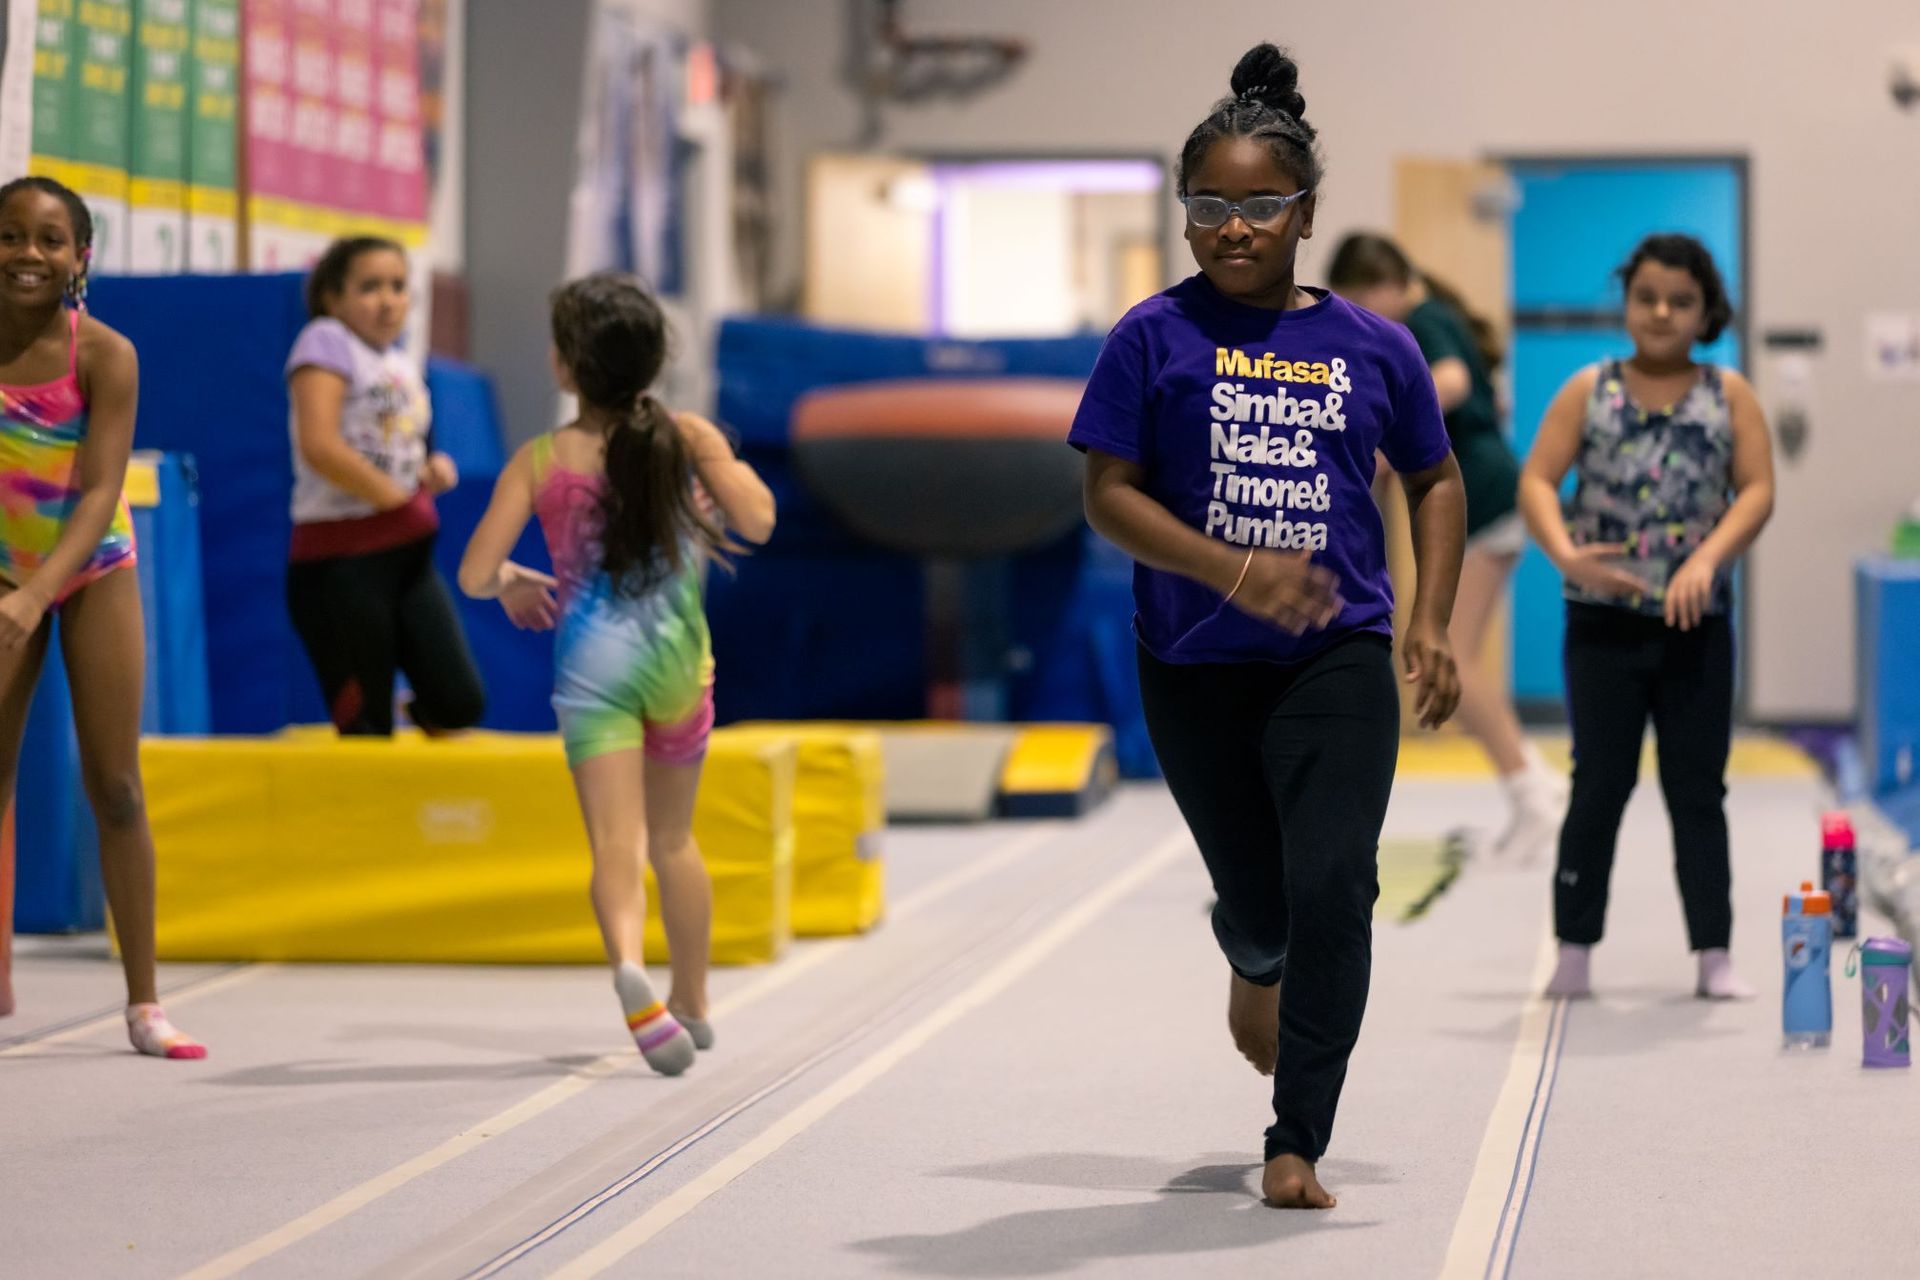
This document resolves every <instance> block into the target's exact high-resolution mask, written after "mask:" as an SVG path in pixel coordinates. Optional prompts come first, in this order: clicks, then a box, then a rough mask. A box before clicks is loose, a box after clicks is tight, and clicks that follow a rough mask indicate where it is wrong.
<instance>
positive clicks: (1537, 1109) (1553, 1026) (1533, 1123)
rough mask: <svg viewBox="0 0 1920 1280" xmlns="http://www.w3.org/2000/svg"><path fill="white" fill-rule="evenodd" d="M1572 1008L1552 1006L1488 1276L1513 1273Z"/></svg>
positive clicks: (1562, 1003) (1501, 1278)
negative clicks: (1537, 1075) (1528, 1110)
mask: <svg viewBox="0 0 1920 1280" xmlns="http://www.w3.org/2000/svg"><path fill="white" fill-rule="evenodd" d="M1571 1012H1572V1006H1571V1005H1569V1004H1568V1003H1567V1002H1566V1001H1565V1000H1555V1001H1554V1002H1553V1016H1552V1018H1551V1019H1549V1021H1548V1023H1547V1044H1546V1048H1545V1050H1544V1051H1543V1052H1542V1054H1541V1057H1540V1078H1539V1082H1538V1083H1537V1084H1536V1085H1535V1086H1534V1095H1533V1108H1532V1113H1531V1114H1530V1115H1528V1117H1527V1132H1526V1136H1525V1137H1524V1138H1522V1139H1521V1142H1520V1151H1519V1154H1518V1155H1517V1156H1516V1157H1515V1158H1514V1162H1513V1189H1512V1191H1510V1192H1509V1193H1508V1195H1507V1205H1506V1208H1505V1209H1504V1210H1503V1211H1502V1212H1501V1214H1500V1230H1499V1233H1498V1234H1497V1235H1496V1236H1495V1237H1494V1241H1493V1252H1492V1255H1491V1256H1490V1257H1489V1258H1488V1259H1487V1275H1488V1276H1489V1277H1494V1278H1496V1280H1506V1277H1507V1273H1508V1272H1509V1271H1511V1270H1512V1269H1513V1254H1514V1250H1515V1249H1517V1248H1518V1247H1519V1245H1520V1224H1521V1223H1522V1222H1523V1221H1524V1220H1525V1219H1526V1214H1527V1198H1528V1196H1530V1195H1531V1194H1532V1193H1533V1173H1534V1170H1535V1168H1536V1167H1538V1165H1539V1163H1540V1139H1541V1137H1542V1136H1543V1135H1544V1134H1545V1133H1546V1131H1547V1114H1548V1112H1549V1111H1550V1109H1551V1108H1552V1106H1553V1086H1554V1083H1555V1081H1556V1080H1558V1079H1559V1076H1560V1055H1561V1052H1562V1050H1563V1049H1564V1048H1565V1046H1566V1043H1567V1017H1568V1015H1569V1014H1570V1013H1571Z"/></svg>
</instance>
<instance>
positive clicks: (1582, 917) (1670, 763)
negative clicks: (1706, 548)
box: [1553, 603, 1733, 951]
mask: <svg viewBox="0 0 1920 1280" xmlns="http://www.w3.org/2000/svg"><path fill="white" fill-rule="evenodd" d="M1566 658H1567V707H1568V711H1569V712H1570V714H1571V716H1572V720H1573V800H1572V803H1571V804H1570V805H1569V806H1568V808H1567V820H1566V823H1565V825H1564V826H1562V827H1561V829H1560V866H1559V871H1558V874H1556V875H1555V877H1554V882H1553V883H1554V889H1553V918H1554V928H1555V931H1556V932H1557V933H1558V934H1559V935H1560V940H1561V941H1562V942H1572V943H1578V944H1581V945H1586V946H1591V945H1592V944H1594V943H1596V942H1598V941H1600V934H1601V931H1602V929H1603V927H1604V926H1605V923H1606V916H1607V884H1608V881H1609V880H1610V879H1611V877H1612V875H1613V851H1614V843H1615V841H1616V839H1617V837H1618V836H1619V834H1620V816H1621V814H1622V813H1623V812H1625V810H1626V807H1627V799H1628V797H1630V796H1632V794H1633V788H1634V784H1635V783H1636V782H1638V781H1639V777H1640V749H1641V744H1642V742H1643V741H1644V739H1645V737H1646V732H1647V719H1648V717H1652V719H1653V731H1654V736H1655V740H1656V746H1657V753H1658V757H1659V761H1660V790H1661V791H1662V792H1663V793H1664V794H1665V796H1666V800H1667V813H1668V815H1669V816H1670V817H1671V818H1672V821H1673V862H1674V870H1675V872H1676V874H1677V875H1678V877H1679V880H1680V901H1681V903H1682V904H1683V905H1684V907H1685V909H1686V916H1687V938H1688V940H1689V942H1690V944H1691V945H1692V947H1693V949H1694V950H1695V951H1703V950H1707V949H1709V948H1715V947H1724V946H1726V945H1727V940H1728V939H1729V938H1730V937H1731V936H1732V934H1733V871H1732V867H1731V865H1730V862H1729V858H1728V853H1727V814H1726V798H1727V783H1726V776H1727V752H1728V750H1729V749H1730V746H1731V743H1732V737H1733V626H1732V624H1731V623H1730V622H1728V621H1727V619H1725V618H1708V619H1707V620H1706V621H1705V622H1703V623H1702V624H1701V625H1700V626H1698V627H1696V628H1694V629H1693V630H1692V631H1680V630H1678V629H1676V628H1673V627H1669V626H1668V625H1667V624H1666V623H1665V622H1664V621H1663V620H1661V619H1659V618H1648V617H1643V616H1641V615H1639V614H1637V613H1632V612H1629V611H1628V610H1626V609H1617V608H1609V607H1607V606H1605V605H1590V604H1579V603H1569V604H1568V605H1567V647H1566Z"/></svg>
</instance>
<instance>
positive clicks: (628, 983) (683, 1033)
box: [613, 962, 694, 1076]
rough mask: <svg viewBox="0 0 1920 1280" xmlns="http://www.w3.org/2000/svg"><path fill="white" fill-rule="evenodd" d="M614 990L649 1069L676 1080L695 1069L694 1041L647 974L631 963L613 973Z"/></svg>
mask: <svg viewBox="0 0 1920 1280" xmlns="http://www.w3.org/2000/svg"><path fill="white" fill-rule="evenodd" d="M613 987H614V990H616V991H618V992H619V993H620V1006H621V1008H622V1009H624V1010H625V1011H626V1015H627V1030H629V1031H631V1032H632V1033H633V1042H634V1043H635V1044H636V1045H638V1046H639V1047H640V1056H641V1057H643V1058H645V1059H646V1060H647V1065H648V1066H650V1067H652V1068H653V1069H654V1070H655V1071H658V1072H659V1073H660V1074H661V1075H663V1076H677V1075H679V1074H680V1073H681V1072H682V1071H685V1070H686V1069H687V1068H688V1067H690V1066H692V1065H693V1056H694V1048H693V1037H692V1036H690V1035H688V1034H687V1029H686V1028H685V1027H683V1026H681V1025H680V1023H679V1022H677V1021H676V1020H675V1019H674V1016H673V1015H672V1014H670V1013H668V1012H667V1006H666V1005H664V1004H661V1003H660V1001H659V998H658V997H656V996H655V995H654V994H653V984H652V983H651V982H648V981H647V974H646V970H644V969H642V968H641V967H640V966H639V965H637V964H633V963H631V962H628V963H626V964H623V965H621V966H620V967H619V968H617V969H615V970H614V971H613Z"/></svg>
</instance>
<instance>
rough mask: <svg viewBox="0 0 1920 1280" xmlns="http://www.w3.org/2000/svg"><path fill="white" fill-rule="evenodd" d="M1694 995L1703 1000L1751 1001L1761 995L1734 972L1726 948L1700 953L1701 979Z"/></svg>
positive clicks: (1694, 990) (1694, 989)
mask: <svg viewBox="0 0 1920 1280" xmlns="http://www.w3.org/2000/svg"><path fill="white" fill-rule="evenodd" d="M1693 993H1694V994H1695V995H1697V996H1699V997H1700V998H1701V999H1703V1000H1751V999H1753V998H1754V997H1755V996H1757V995H1759V994H1760V993H1759V992H1758V991H1755V990H1754V989H1753V988H1752V987H1750V986H1748V985H1747V984H1746V983H1744V982H1742V981H1741V980H1740V975H1739V974H1737V973H1735V972H1734V971H1733V957H1732V956H1730V955H1728V954H1727V950H1726V948H1725V947H1714V948H1712V949H1710V950H1707V951H1702V952H1701V953H1700V977H1699V980H1698V981H1697V982H1696V983H1695V984H1694V988H1693Z"/></svg>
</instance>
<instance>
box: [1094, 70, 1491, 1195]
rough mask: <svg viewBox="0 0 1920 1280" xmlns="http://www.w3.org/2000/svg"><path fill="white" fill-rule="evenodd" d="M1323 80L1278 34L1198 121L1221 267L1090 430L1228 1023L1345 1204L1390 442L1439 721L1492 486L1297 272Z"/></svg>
mask: <svg viewBox="0 0 1920 1280" xmlns="http://www.w3.org/2000/svg"><path fill="white" fill-rule="evenodd" d="M1298 81H1299V69H1298V68H1297V67H1296V66H1295V65H1294V63H1293V60H1292V59H1291V58H1288V57H1287V56H1286V55H1285V54H1283V53H1282V52H1281V51H1280V50H1278V49H1276V48H1275V47H1274V46H1272V45H1270V44H1263V45H1260V46H1258V47H1257V48H1255V49H1252V50H1250V51H1249V52H1248V53H1247V54H1246V56H1244V57H1243V58H1241V59H1240V63H1239V65H1238V66H1237V67H1235V68H1234V73H1233V96H1232V97H1230V98H1227V99H1224V100H1222V101H1221V102H1220V103H1219V104H1218V105H1217V106H1216V107H1215V108H1214V110H1213V112H1212V114H1211V115H1209V116H1208V117H1207V118H1206V119H1205V120H1204V121H1202V122H1201V124H1200V126H1199V127H1198V128H1196V129H1195V130H1194V131H1193V134H1192V136H1190V137H1189V138H1188V139H1187V143H1186V147H1185V149H1184V150H1183V151H1182V153H1181V157H1180V196H1181V199H1182V201H1183V202H1184V203H1185V205H1186V210H1187V242H1188V244H1189V245H1190V246H1191V247H1192V250H1193V255H1194V258H1195V260H1196V261H1197V262H1198V263H1199V265H1200V274H1199V275H1197V276H1193V277H1190V278H1189V279H1187V280H1185V281H1183V282H1181V283H1180V284H1177V285H1175V286H1174V287H1173V288H1171V289H1169V290H1167V291H1166V292H1165V293H1162V294H1159V295H1157V296H1155V297H1153V298H1149V299H1148V300H1147V301H1145V302H1143V303H1141V304H1140V305H1139V306H1137V307H1135V308H1134V309H1133V310H1132V311H1129V312H1128V313H1127V314H1126V316H1125V317H1123V318H1122V319H1121V321H1120V323H1119V324H1118V325H1116V326H1115V327H1114V330H1113V332H1112V334H1111V335H1110V336H1109V337H1108V339H1107V343H1106V345H1105V347H1104V348H1103V349H1102V350H1101V353H1100V359H1099V362H1098V364H1097V365H1096V367H1095V369H1094V372H1093V376H1092V378H1091V379H1090V380H1089V382H1088V384H1087V391H1086V395H1085V397H1084V399H1083V400H1082V401H1081V405H1080V411H1079V413H1078V415H1077V416H1076V417H1075V419H1074V425H1073V431H1072V434H1071V436H1070V438H1071V440H1072V441H1073V443H1074V444H1075V445H1077V446H1079V447H1080V448H1082V449H1084V450H1086V451H1087V486H1086V487H1087V496H1086V503H1087V518H1088V520H1089V521H1090V522H1091V523H1092V524H1093V527H1094V528H1095V529H1097V530H1099V531H1100V533H1102V534H1103V535H1104V536H1106V537H1107V538H1108V539H1110V540H1111V541H1113V542H1114V543H1115V544H1116V545H1117V546H1119V547H1120V548H1121V549H1123V550H1125V551H1126V552H1127V553H1128V554H1129V555H1131V556H1132V557H1133V558H1134V560H1135V561H1136V562H1137V563H1136V568H1135V571H1134V598H1135V602H1136V605H1137V608H1138V612H1137V614H1136V615H1135V632H1136V634H1137V637H1138V640H1139V664H1140V689H1141V697H1142V702H1143V704H1144V706H1145V711H1146V717H1147V728H1148V732H1149V733H1150V735H1151V736H1152V739H1153V745H1154V752H1155V754H1156V755H1157V756H1158V757H1159V760H1160V765H1161V769H1162V771H1163V772H1164V773H1165V775H1166V779H1167V785H1168V787H1169V788H1170V789H1171V791H1172V792H1173V797H1174V800H1175V802H1176V803H1178V805H1179V806H1180V811H1181V813H1182V815H1183V816H1184V817H1185V818H1186V821H1187V825H1188V827H1189V828H1191V830H1192V832H1193V837H1194V841H1195V843H1197V844H1198V845H1199V847H1200V854H1201V857H1202V858H1204V859H1205V861H1206V864H1207V870H1208V872H1209V873H1210V874H1211V875H1212V877H1213V884H1214V889H1215V891H1216V893H1217V894H1218V902H1217V904H1216V905H1215V907H1214V912H1213V927H1214V934H1215V936H1216V937H1217V938H1218V940H1219V943H1220V948H1221V950H1222V951H1223V952H1225V953H1226V957H1227V963H1228V965H1229V966H1230V967H1231V969H1232V971H1233V976H1232V980H1231V991H1232V994H1231V998H1230V1001H1229V1004H1228V1011H1227V1022H1228V1027H1229V1029H1230V1030H1231V1031H1232V1034H1233V1039H1234V1042H1235V1044H1237V1045H1238V1046H1239V1048H1240V1051H1241V1052H1242V1053H1243V1054H1245V1055H1246V1057H1247V1058H1248V1059H1249V1060H1250V1061H1251V1062H1252V1063H1253V1064H1254V1066H1255V1067H1256V1068H1257V1069H1258V1070H1259V1071H1260V1072H1261V1073H1262V1074H1270V1075H1272V1076H1273V1077H1274V1090H1273V1105H1274V1115H1275V1119H1274V1123H1273V1125H1272V1127H1270V1128H1269V1129H1268V1130H1267V1133H1266V1149H1265V1158H1266V1162H1267V1165H1266V1172H1265V1175H1264V1177H1263V1179H1262V1183H1261V1190H1262V1193H1263V1194H1264V1195H1265V1197H1266V1199H1267V1200H1268V1202H1270V1203H1272V1204H1275V1205H1280V1206H1285V1207H1298V1208H1331V1207H1332V1206H1333V1203H1334V1200H1333V1197H1332V1196H1331V1195H1329V1194H1328V1193H1327V1192H1326V1190H1325V1189H1323V1188H1322V1187H1321V1185H1320V1183H1319V1180H1318V1179H1317V1178H1316V1177H1315V1174H1314V1166H1315V1162H1317V1161H1318V1160H1319V1158H1320V1156H1321V1154H1322V1153H1323V1152H1325V1150H1326V1147H1327V1140H1328V1136H1329V1134H1330V1133H1331V1131H1332V1127H1333V1117H1334V1111H1335V1108H1336V1106H1337V1104H1338V1101H1339V1096H1340V1087H1341V1084H1342V1082H1343V1081H1344V1079H1345V1077H1346V1071H1347V1057H1348V1055H1349V1054H1350V1053H1351V1052H1352V1050H1353V1045H1354V1041H1355V1039H1356V1038H1357V1036H1358V1035H1359V1031H1360V1019H1361V1015H1362V1013H1363V1012H1364V1011H1365V1008H1366V1001H1367V983H1368V976H1369V970H1370V967H1371V964H1372V912H1373V902H1374V899H1375V898H1376V897H1377V896H1378V893H1379V878H1378V870H1377V866H1376V854H1377V852H1378V847H1379V838H1380V827H1381V823H1382V822H1383V821H1384V819H1385V817H1386V809H1387V796H1388V793H1389V792H1390V791H1391V790H1392V786H1393V771H1394V765H1395V763H1396V760H1397V756H1398V750H1399V741H1400V703H1399V696H1398V694H1397V692H1396V690H1395V688H1394V676H1393V664H1392V657H1391V645H1392V629H1393V592H1392V587H1391V584H1390V583H1389V580H1388V577H1387V563H1386V560H1387V557H1386V540H1385V535H1384V533H1383V531H1382V528H1381V523H1380V513H1379V509H1378V508H1377V507H1375V506H1374V504H1373V499H1372V493H1371V484H1372V480H1373V471H1374V453H1375V450H1378V451H1380V452H1381V453H1382V454H1384V455H1385V456H1386V458H1387V461H1388V462H1389V463H1390V464H1391V465H1392V466H1393V468H1394V469H1395V470H1396V471H1397V472H1399V473H1400V475H1401V477H1402V479H1403V482H1404V484H1405V487H1406V491H1407V503H1408V508H1409V512H1410V514H1411V517H1412V527H1413V540H1414V553H1415V557H1416V559H1417V561H1418V565H1419V571H1420V572H1419V594H1418V595H1417V597H1416V599H1415V601H1414V607H1413V622H1412V625H1411V627H1410V628H1409V630H1408V633H1407V634H1406V635H1405V636H1404V637H1402V640H1401V647H1402V652H1403V655H1404V657H1405V660H1406V665H1407V679H1408V680H1409V681H1412V682H1415V683H1416V684H1417V685H1418V686H1419V696H1418V700H1417V703H1416V706H1417V709H1418V711H1419V715H1420V719H1421V723H1422V724H1424V725H1427V726H1435V725H1438V724H1441V723H1442V722H1444V721H1445V720H1446V719H1447V717H1448V716H1450V715H1451V714H1452V713H1453V709H1454V705H1455V703H1456V702H1457V701H1458V699H1459V692H1460V684H1459V677H1458V674H1457V672H1456V670H1455V667H1454V660H1453V654H1452V650H1451V649H1450V648H1449V646H1448V642H1447V623H1448V618H1449V615H1450V613H1451V612H1452V608H1453V595H1454V588H1455V585H1456V583H1457V581H1458V579H1459V575H1460V557H1461V549H1462V546H1463V544H1464V542H1465V538H1466V498H1465V494H1464V491H1463V489H1462V486H1461V481H1460V471H1459V468H1458V467H1457V466H1456V465H1455V463H1454V460H1453V454H1452V451H1451V449H1450V448H1449V445H1448V440H1447V432H1446V427H1445V425H1444V424H1443V422H1442V420H1441V416H1440V406H1439V402H1438V401H1437V400H1436V398H1435V396H1434V390H1433V379H1432V377H1431V376H1430V375H1429V374H1428V372H1427V365H1426V362H1425V360H1423V359H1422V358H1421V355H1420V350H1419V348H1418V347H1417V346H1415V345H1414V341H1413V338H1412V337H1411V336H1410V335H1409V334H1408V333H1407V331H1406V330H1405V329H1403V328H1401V327H1400V326H1399V325H1396V324H1393V323H1391V322H1389V321H1386V320H1383V319H1381V318H1380V317H1378V316H1375V315H1373V314H1371V313H1370V312H1366V311H1363V310H1361V309H1359V308H1357V307H1354V306H1351V305H1349V304H1348V303H1346V302H1344V301H1342V300H1341V299H1339V298H1337V297H1334V296H1332V295H1330V294H1328V293H1327V292H1325V291H1324V290H1308V289H1301V288H1299V287H1297V286H1296V285H1295V283H1294V254H1295V251H1296V250H1297V248H1298V247H1299V243H1300V241H1301V240H1303V239H1306V238H1307V237H1308V236H1310V235H1312V234H1313V212H1314V196H1313V191H1314V188H1315V187H1316V186H1317V185H1318V183H1319V179H1320V158H1319V156H1318V154H1317V153H1316V150H1315V146H1314V137H1315V135H1314V130H1313V128H1312V126H1310V125H1308V124H1307V122H1306V120H1305V119H1304V116H1305V112H1306V101H1305V99H1303V98H1302V97H1301V96H1300V94H1299V92H1298V89H1297V85H1298ZM1283 977H1284V978H1285V980H1286V981H1285V997H1284V999H1283V998H1282V996H1281V980H1282V978H1283Z"/></svg>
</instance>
